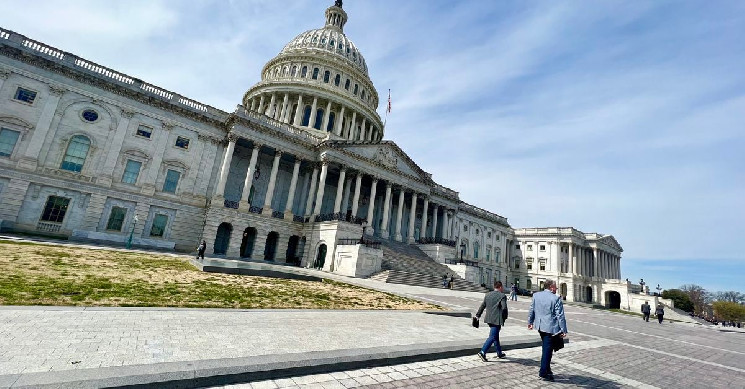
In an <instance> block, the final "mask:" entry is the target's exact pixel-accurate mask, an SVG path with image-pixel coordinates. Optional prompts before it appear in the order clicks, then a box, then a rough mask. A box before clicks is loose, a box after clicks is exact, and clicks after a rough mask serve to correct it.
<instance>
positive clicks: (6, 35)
mask: <svg viewBox="0 0 745 389" xmlns="http://www.w3.org/2000/svg"><path fill="white" fill-rule="evenodd" d="M8 38H10V33H9V32H7V31H5V30H3V29H2V28H0V39H8Z"/></svg>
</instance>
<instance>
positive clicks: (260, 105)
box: [256, 93, 264, 113]
mask: <svg viewBox="0 0 745 389" xmlns="http://www.w3.org/2000/svg"><path fill="white" fill-rule="evenodd" d="M263 106H264V94H263V93H262V94H261V95H259V106H258V107H256V112H258V113H263V110H262V107H263Z"/></svg>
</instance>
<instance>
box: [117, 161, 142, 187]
mask: <svg viewBox="0 0 745 389" xmlns="http://www.w3.org/2000/svg"><path fill="white" fill-rule="evenodd" d="M140 168H142V162H139V161H133V160H131V159H128V160H127V166H125V167H124V174H123V175H122V182H123V183H125V184H132V185H134V184H136V183H137V177H139V175H140Z"/></svg>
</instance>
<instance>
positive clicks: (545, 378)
mask: <svg viewBox="0 0 745 389" xmlns="http://www.w3.org/2000/svg"><path fill="white" fill-rule="evenodd" d="M541 380H543V381H553V380H554V376H553V374H546V375H545V376H543V377H541Z"/></svg>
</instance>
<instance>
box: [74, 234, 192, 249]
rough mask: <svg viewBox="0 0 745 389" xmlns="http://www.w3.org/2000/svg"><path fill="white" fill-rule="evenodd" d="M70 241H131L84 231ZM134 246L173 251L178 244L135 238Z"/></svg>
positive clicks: (115, 242) (127, 238)
mask: <svg viewBox="0 0 745 389" xmlns="http://www.w3.org/2000/svg"><path fill="white" fill-rule="evenodd" d="M70 240H73V241H81V242H87V241H97V242H103V243H114V244H119V245H125V244H127V241H128V240H129V235H121V234H108V233H105V232H95V231H84V230H73V231H72V235H70ZM132 246H137V247H149V248H156V249H160V250H173V249H174V248H175V246H176V242H171V241H166V240H160V239H145V238H140V237H137V236H133V237H132ZM194 249H195V250H196V246H195V247H194Z"/></svg>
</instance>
